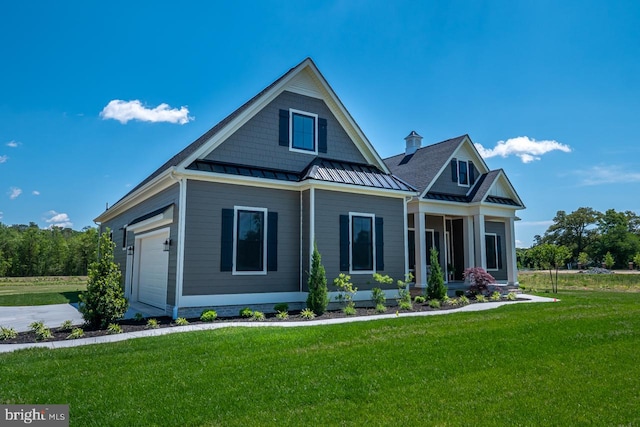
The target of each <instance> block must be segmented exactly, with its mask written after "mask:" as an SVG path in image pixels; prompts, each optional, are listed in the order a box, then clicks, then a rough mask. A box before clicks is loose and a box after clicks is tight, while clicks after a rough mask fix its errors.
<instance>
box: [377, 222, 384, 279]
mask: <svg viewBox="0 0 640 427" xmlns="http://www.w3.org/2000/svg"><path fill="white" fill-rule="evenodd" d="M383 229H384V220H383V219H382V218H380V217H376V270H377V271H384V231H383Z"/></svg>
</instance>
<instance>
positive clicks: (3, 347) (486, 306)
mask: <svg viewBox="0 0 640 427" xmlns="http://www.w3.org/2000/svg"><path fill="white" fill-rule="evenodd" d="M519 296H520V297H521V298H527V300H526V301H501V302H487V303H478V304H470V305H466V306H464V307H460V308H456V309H452V310H438V311H421V312H409V313H398V314H381V315H374V316H360V317H344V318H339V319H326V320H305V321H299V322H282V323H277V322H214V323H204V324H198V325H187V326H175V327H171V328H161V329H151V330H145V331H138V332H130V333H124V334H117V335H105V336H101V337H94V338H81V339H77V340H69V341H54V342H39V343H25V344H1V343H0V353H9V352H12V351H15V350H20V349H24V348H51V349H54V348H67V347H78V346H81V345H90V344H102V343H110V342H118V341H125V340H128V339H133V338H142V337H153V336H160V335H168V334H175V333H178V332H192V331H204V330H209V329H220V328H229V327H243V328H247V327H281V328H290V327H299V326H314V325H335V324H340V323H352V322H365V321H370V320H379V319H392V318H395V317H418V316H438V315H446V314H453V313H461V312H473V311H485V310H491V309H494V308H498V307H501V306H503V305H506V304H523V303H534V302H556V301H559V300H557V299H556V298H546V297H539V296H535V295H526V294H522V295H519ZM62 305H65V304H62ZM44 307H47V306H44ZM48 307H50V306H48ZM4 308H6V307H0V319H2V318H3V314H2V310H3V309H4ZM16 308H17V307H16ZM63 320H66V319H63ZM60 323H62V321H61V322H60ZM0 326H5V325H4V324H3V323H2V321H1V320H0Z"/></svg>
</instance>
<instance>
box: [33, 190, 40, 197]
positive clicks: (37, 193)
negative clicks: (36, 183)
mask: <svg viewBox="0 0 640 427" xmlns="http://www.w3.org/2000/svg"><path fill="white" fill-rule="evenodd" d="M31 194H33V195H34V196H39V195H40V192H39V191H38V190H33V191H32V192H31Z"/></svg>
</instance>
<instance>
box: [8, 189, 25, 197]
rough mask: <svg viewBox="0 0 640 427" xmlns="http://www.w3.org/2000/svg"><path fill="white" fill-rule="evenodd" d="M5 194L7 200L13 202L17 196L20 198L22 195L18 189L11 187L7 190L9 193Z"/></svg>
mask: <svg viewBox="0 0 640 427" xmlns="http://www.w3.org/2000/svg"><path fill="white" fill-rule="evenodd" d="M7 194H9V198H10V199H11V200H15V199H17V198H18V196H20V195H21V194H22V190H21V189H19V188H18V187H11V188H10V189H9V193H7Z"/></svg>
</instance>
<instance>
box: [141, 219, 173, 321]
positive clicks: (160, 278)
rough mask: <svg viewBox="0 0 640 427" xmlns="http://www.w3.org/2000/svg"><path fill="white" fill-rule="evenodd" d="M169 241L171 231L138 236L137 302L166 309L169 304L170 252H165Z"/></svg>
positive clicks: (166, 230)
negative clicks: (166, 242)
mask: <svg viewBox="0 0 640 427" xmlns="http://www.w3.org/2000/svg"><path fill="white" fill-rule="evenodd" d="M167 239H169V230H168V229H165V230H161V231H157V232H153V233H148V234H145V235H142V236H136V255H137V258H138V260H137V261H138V262H137V267H138V268H137V270H138V271H137V274H136V278H137V280H136V286H135V288H134V293H135V290H136V289H137V297H138V298H137V300H138V301H139V302H142V303H145V304H149V305H152V306H154V307H158V308H161V309H163V310H164V309H165V306H166V303H167V278H168V273H169V252H168V251H165V250H164V247H165V245H164V242H165V241H166V240H167Z"/></svg>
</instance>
